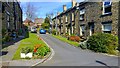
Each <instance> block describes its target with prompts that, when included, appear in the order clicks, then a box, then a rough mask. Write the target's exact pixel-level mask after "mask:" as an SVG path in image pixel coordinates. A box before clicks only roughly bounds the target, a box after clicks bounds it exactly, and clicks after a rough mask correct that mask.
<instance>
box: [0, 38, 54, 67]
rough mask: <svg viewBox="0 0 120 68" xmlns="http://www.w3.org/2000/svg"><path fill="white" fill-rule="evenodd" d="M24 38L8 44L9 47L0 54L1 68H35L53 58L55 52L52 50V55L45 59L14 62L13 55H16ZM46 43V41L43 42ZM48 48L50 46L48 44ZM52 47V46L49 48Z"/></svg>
mask: <svg viewBox="0 0 120 68" xmlns="http://www.w3.org/2000/svg"><path fill="white" fill-rule="evenodd" d="M22 38H23V37H22V36H21V37H20V38H17V39H16V40H15V41H16V42H15V41H11V42H9V43H6V45H9V46H8V47H6V48H4V49H2V50H1V52H0V54H1V55H0V67H2V66H3V67H9V66H31V67H32V66H35V65H37V64H40V63H43V62H45V61H46V60H47V59H50V58H51V57H52V55H53V54H52V53H53V52H54V51H53V50H52V49H51V53H49V54H48V55H47V56H46V57H45V58H44V59H31V60H12V57H13V55H14V54H15V52H16V50H17V48H18V47H19V44H20V40H21V39H22ZM43 41H44V40H43ZM46 44H47V43H46ZM47 46H49V45H48V44H47ZM49 47H50V46H49Z"/></svg>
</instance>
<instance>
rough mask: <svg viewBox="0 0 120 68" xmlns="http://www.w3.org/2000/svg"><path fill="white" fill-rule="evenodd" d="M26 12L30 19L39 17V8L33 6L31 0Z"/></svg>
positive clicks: (27, 4) (25, 9) (25, 8)
mask: <svg viewBox="0 0 120 68" xmlns="http://www.w3.org/2000/svg"><path fill="white" fill-rule="evenodd" d="M24 12H25V15H26V17H27V19H29V20H32V21H33V20H34V19H35V18H36V17H37V14H36V13H37V8H36V7H35V6H33V5H32V4H31V3H30V2H28V3H26V7H24Z"/></svg>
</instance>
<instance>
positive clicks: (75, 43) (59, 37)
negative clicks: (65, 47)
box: [52, 35, 79, 47]
mask: <svg viewBox="0 0 120 68" xmlns="http://www.w3.org/2000/svg"><path fill="white" fill-rule="evenodd" d="M52 36H53V37H55V38H57V39H59V40H61V41H64V42H67V43H69V44H71V45H74V46H76V47H78V46H79V43H78V42H74V41H70V40H67V38H64V37H62V36H60V35H52Z"/></svg>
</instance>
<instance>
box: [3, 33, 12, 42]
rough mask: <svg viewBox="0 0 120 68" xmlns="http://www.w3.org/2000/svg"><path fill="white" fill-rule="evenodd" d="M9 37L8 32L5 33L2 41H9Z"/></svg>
mask: <svg viewBox="0 0 120 68" xmlns="http://www.w3.org/2000/svg"><path fill="white" fill-rule="evenodd" d="M10 39H11V37H10V35H9V33H7V34H5V36H4V37H3V38H2V43H4V42H9V41H10Z"/></svg>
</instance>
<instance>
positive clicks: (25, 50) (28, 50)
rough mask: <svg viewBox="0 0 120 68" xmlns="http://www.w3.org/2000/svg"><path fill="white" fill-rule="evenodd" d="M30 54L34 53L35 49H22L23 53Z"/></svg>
mask: <svg viewBox="0 0 120 68" xmlns="http://www.w3.org/2000/svg"><path fill="white" fill-rule="evenodd" d="M30 52H33V48H31V47H24V48H22V49H21V53H25V54H27V53H30Z"/></svg>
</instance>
